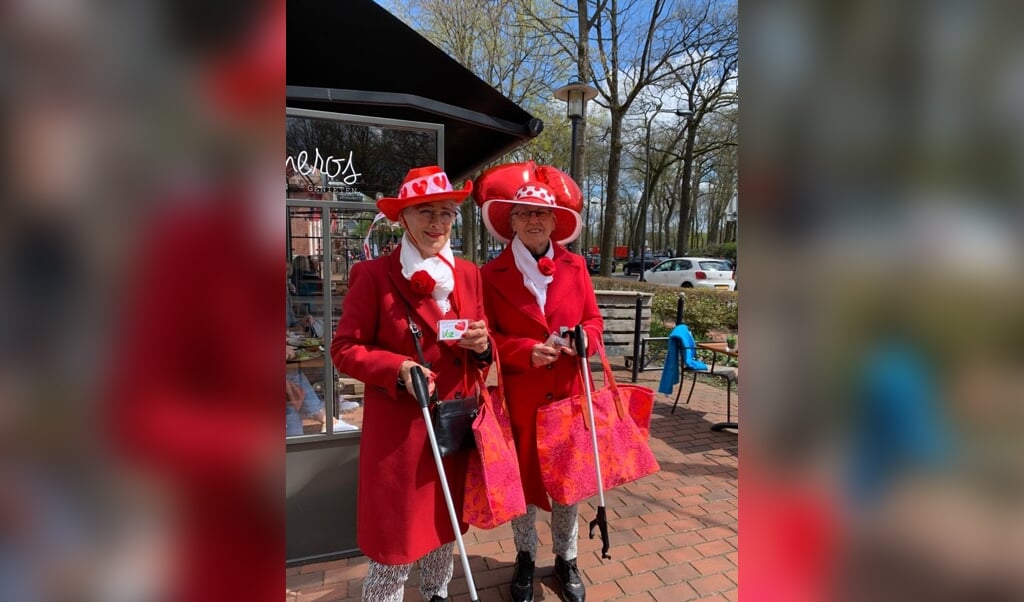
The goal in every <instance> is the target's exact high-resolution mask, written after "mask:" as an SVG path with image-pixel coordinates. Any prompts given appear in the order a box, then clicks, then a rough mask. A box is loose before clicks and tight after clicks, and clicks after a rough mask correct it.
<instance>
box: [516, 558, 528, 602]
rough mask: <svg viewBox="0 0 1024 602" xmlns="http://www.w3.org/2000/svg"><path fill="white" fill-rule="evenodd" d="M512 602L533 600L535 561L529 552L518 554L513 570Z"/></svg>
mask: <svg viewBox="0 0 1024 602" xmlns="http://www.w3.org/2000/svg"><path fill="white" fill-rule="evenodd" d="M512 602H533V561H532V560H530V553H529V552H520V553H519V554H517V555H516V568H515V570H514V571H512Z"/></svg>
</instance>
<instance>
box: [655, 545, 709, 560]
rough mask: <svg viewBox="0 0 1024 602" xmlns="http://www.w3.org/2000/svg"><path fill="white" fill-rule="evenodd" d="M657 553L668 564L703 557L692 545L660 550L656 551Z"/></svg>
mask: <svg viewBox="0 0 1024 602" xmlns="http://www.w3.org/2000/svg"><path fill="white" fill-rule="evenodd" d="M658 554H660V555H661V557H662V558H664V559H665V562H667V563H668V564H679V563H682V562H690V561H693V560H700V559H701V558H703V556H701V555H700V552H698V551H697V550H696V548H694V547H692V546H684V547H680V548H672V549H669V550H662V551H661V552H658Z"/></svg>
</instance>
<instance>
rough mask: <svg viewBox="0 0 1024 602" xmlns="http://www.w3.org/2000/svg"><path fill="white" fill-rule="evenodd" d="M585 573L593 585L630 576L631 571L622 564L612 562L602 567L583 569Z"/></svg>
mask: <svg viewBox="0 0 1024 602" xmlns="http://www.w3.org/2000/svg"><path fill="white" fill-rule="evenodd" d="M583 573H584V574H585V575H586V577H587V579H589V580H590V582H591V583H604V582H605V581H614V580H616V579H621V578H622V577H626V576H628V575H629V570H628V569H626V565H624V564H622V563H621V562H611V563H608V564H604V565H601V566H594V567H587V568H586V569H583Z"/></svg>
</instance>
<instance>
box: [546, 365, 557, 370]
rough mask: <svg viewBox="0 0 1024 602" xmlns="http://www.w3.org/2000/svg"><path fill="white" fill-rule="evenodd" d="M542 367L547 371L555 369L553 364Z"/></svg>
mask: <svg viewBox="0 0 1024 602" xmlns="http://www.w3.org/2000/svg"><path fill="white" fill-rule="evenodd" d="M544 367H545V368H547V369H548V370H554V369H555V365H554V364H548V365H547V366H544Z"/></svg>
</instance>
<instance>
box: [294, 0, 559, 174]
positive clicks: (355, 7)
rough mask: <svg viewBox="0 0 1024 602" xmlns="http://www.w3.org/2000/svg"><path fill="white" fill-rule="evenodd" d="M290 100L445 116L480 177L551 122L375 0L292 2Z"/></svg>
mask: <svg viewBox="0 0 1024 602" xmlns="http://www.w3.org/2000/svg"><path fill="white" fill-rule="evenodd" d="M287 82H288V89H287V104H288V106H289V107H296V108H303V109H314V110H319V111H332V112H338V113H353V114H358V115H368V116H374V117H386V118H390V119H407V120H412V121H427V122H431V123H441V124H444V126H445V131H444V161H445V165H444V167H445V171H447V172H448V175H449V177H451V178H452V179H453V180H458V179H461V178H463V177H467V176H472V175H473V172H474V171H475V170H477V169H479V168H481V167H483V166H484V165H486V164H487V163H488V162H489V161H492V160H493V159H495V158H497V157H499V156H500V155H502V154H503V153H505V152H508V151H510V150H512V149H514V148H516V147H518V146H520V145H522V144H523V143H525V142H527V141H528V140H530V139H531V138H533V137H535V136H536V135H537V134H539V133H540V132H541V130H542V129H543V127H544V124H543V122H542V121H541V120H539V119H536V118H534V117H533V116H532V115H530V114H529V113H527V112H526V111H524V110H523V109H522V108H521V107H519V105H517V104H516V103H514V102H512V101H511V100H509V99H508V98H506V97H505V96H504V95H502V94H501V93H500V92H498V91H497V90H495V89H494V88H493V87H491V86H490V85H489V84H488V83H487V82H485V81H483V80H482V79H480V78H479V77H477V76H476V75H474V74H473V73H472V72H471V71H469V70H468V69H466V68H465V67H463V66H462V65H460V64H459V63H458V62H457V61H455V60H454V59H453V58H451V57H450V56H448V55H447V54H445V53H444V52H443V51H441V50H440V49H439V48H437V47H436V46H434V45H433V44H432V43H431V42H430V41H428V40H427V39H426V38H424V37H423V36H421V35H420V34H418V33H416V31H414V30H413V29H411V28H410V27H408V26H407V25H405V24H404V23H403V22H402V21H401V20H399V19H398V18H397V17H395V16H394V15H392V14H391V13H389V12H388V11H387V10H385V9H384V8H382V7H380V6H378V5H377V4H375V3H374V2H372V1H371V0H334V1H328V2H325V1H323V0H288V75H287Z"/></svg>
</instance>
